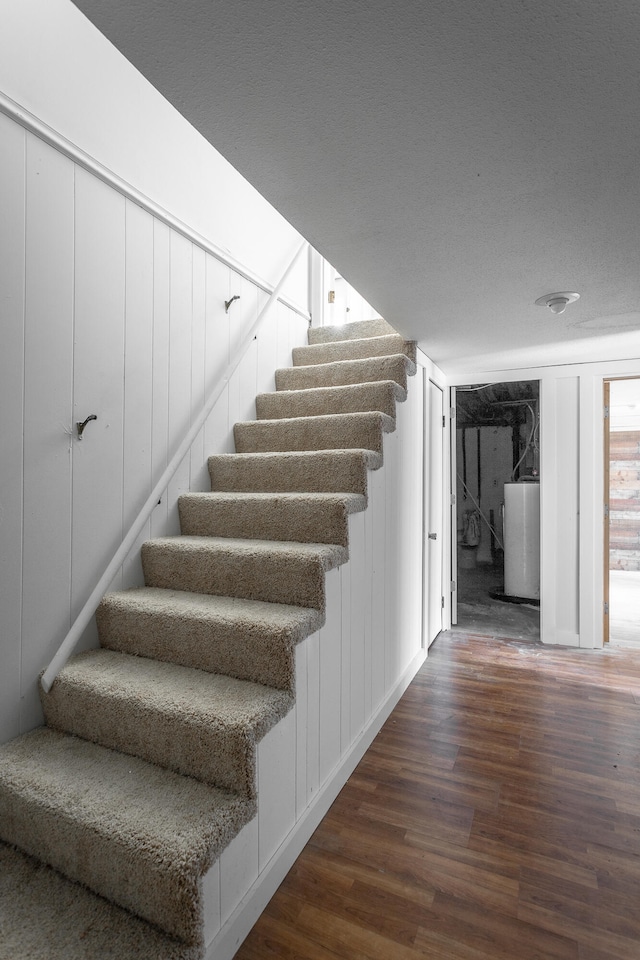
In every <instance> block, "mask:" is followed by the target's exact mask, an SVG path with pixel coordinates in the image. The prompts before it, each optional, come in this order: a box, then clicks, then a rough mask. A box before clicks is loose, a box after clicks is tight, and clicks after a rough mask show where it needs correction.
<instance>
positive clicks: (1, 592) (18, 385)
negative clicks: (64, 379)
mask: <svg viewBox="0 0 640 960" xmlns="http://www.w3.org/2000/svg"><path fill="white" fill-rule="evenodd" d="M25 149H26V134H25V132H24V130H22V129H21V128H20V127H18V126H16V124H14V123H12V122H11V121H10V120H7V119H6V118H5V117H3V116H0V291H2V292H1V294H0V298H1V299H0V302H1V304H2V315H1V322H2V349H1V350H0V437H1V438H2V454H1V455H0V542H1V543H2V550H1V551H0V611H2V621H1V628H0V662H1V663H2V670H0V742H4V741H5V740H9V739H10V738H11V737H15V736H17V734H18V733H19V727H20V725H19V716H18V711H17V710H16V709H15V703H14V698H15V690H16V689H18V690H19V689H20V634H21V620H22V481H23V467H22V463H23V436H22V420H23V395H24V286H25V284H24V258H25Z"/></svg>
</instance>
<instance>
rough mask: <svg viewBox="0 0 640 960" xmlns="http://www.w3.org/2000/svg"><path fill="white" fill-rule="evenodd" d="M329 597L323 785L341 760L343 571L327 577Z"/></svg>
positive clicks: (323, 652) (322, 640)
mask: <svg viewBox="0 0 640 960" xmlns="http://www.w3.org/2000/svg"><path fill="white" fill-rule="evenodd" d="M325 595H326V602H327V613H326V620H325V623H324V626H323V627H322V629H321V630H320V632H319V653H320V656H319V659H320V667H319V674H320V683H319V691H320V704H319V709H320V731H319V766H320V783H323V782H324V781H325V780H326V779H327V777H328V776H329V774H330V773H331V771H332V770H333V768H334V767H335V765H336V764H337V762H338V760H339V758H340V730H341V718H340V705H341V693H340V682H341V646H342V579H341V575H340V570H339V569H337V570H330V571H329V572H328V573H327V575H326V579H325Z"/></svg>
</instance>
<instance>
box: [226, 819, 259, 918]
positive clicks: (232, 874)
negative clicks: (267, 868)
mask: <svg viewBox="0 0 640 960" xmlns="http://www.w3.org/2000/svg"><path fill="white" fill-rule="evenodd" d="M257 876H258V818H257V817H254V818H253V820H251V822H250V823H248V824H247V825H246V827H243V828H242V830H241V831H240V833H239V834H238V835H237V837H234V839H233V840H232V841H231V843H230V844H229V846H228V847H227V848H226V849H225V850H223V852H222V855H221V857H220V905H221V918H222V923H225V922H226V921H227V920H228V919H229V917H230V916H231V914H232V913H233V911H234V910H235V909H236V907H237V906H238V904H239V903H240V901H241V899H242V897H243V896H244V894H245V893H246V892H247V890H248V889H249V887H250V886H251V883H252V882H253V880H254V879H255V878H256V877H257Z"/></svg>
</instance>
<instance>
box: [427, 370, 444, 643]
mask: <svg viewBox="0 0 640 960" xmlns="http://www.w3.org/2000/svg"><path fill="white" fill-rule="evenodd" d="M428 404H429V410H428V420H427V423H428V437H427V452H428V461H427V477H428V486H427V504H426V508H427V542H426V567H427V569H426V576H427V611H426V624H427V646H430V645H431V644H432V643H433V641H434V640H435V638H436V637H437V636H438V634H439V633H440V631H441V630H442V613H443V607H444V552H443V546H444V538H443V532H444V510H443V498H442V494H443V466H444V398H443V395H442V390H441V389H440V387H438V386H437V385H436V384H435V383H433V382H432V381H431V380H430V381H429V386H428Z"/></svg>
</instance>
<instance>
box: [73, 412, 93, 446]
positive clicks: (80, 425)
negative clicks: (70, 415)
mask: <svg viewBox="0 0 640 960" xmlns="http://www.w3.org/2000/svg"><path fill="white" fill-rule="evenodd" d="M97 419H98V418H97V417H96V415H95V413H91V414H89V416H88V417H87V419H86V420H82V421H80V420H77V421H76V429H77V431H78V440H82V433H83V431H84V428H85V427H86V425H87V424H88V423H89V421H90V420H97Z"/></svg>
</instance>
